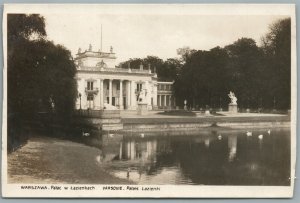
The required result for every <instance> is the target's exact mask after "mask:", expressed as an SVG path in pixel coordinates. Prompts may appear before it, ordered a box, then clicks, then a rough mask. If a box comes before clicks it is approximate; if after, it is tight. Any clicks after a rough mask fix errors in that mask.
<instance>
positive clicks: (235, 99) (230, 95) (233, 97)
mask: <svg viewBox="0 0 300 203" xmlns="http://www.w3.org/2000/svg"><path fill="white" fill-rule="evenodd" d="M228 97H229V98H230V99H231V102H230V104H235V105H237V98H236V96H235V94H234V93H233V92H232V91H230V92H229V94H228Z"/></svg>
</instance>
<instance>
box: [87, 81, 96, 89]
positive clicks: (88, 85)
mask: <svg viewBox="0 0 300 203" xmlns="http://www.w3.org/2000/svg"><path fill="white" fill-rule="evenodd" d="M93 86H94V82H87V90H93Z"/></svg>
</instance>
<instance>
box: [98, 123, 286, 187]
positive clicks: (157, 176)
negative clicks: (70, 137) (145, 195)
mask: <svg viewBox="0 0 300 203" xmlns="http://www.w3.org/2000/svg"><path fill="white" fill-rule="evenodd" d="M270 130H271V131H270V132H268V129H260V130H251V132H252V135H250V133H248V135H247V133H246V132H247V131H246V130H218V129H217V130H208V129H206V130H202V131H201V130H200V131H198V132H184V133H179V132H177V133H176V134H174V133H173V134H168V133H148V134H147V133H128V134H123V135H120V134H112V133H108V134H105V135H102V136H101V139H102V140H101V146H100V147H99V148H100V149H101V154H100V155H99V157H97V160H98V161H99V162H101V164H102V166H104V167H105V169H106V170H107V171H108V172H109V173H111V174H113V175H115V176H117V177H120V178H123V179H128V180H131V181H134V182H135V183H136V184H190V185H289V184H290V131H289V130H288V129H270Z"/></svg>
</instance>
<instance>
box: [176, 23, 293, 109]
mask: <svg viewBox="0 0 300 203" xmlns="http://www.w3.org/2000/svg"><path fill="white" fill-rule="evenodd" d="M290 23H291V22H290V19H283V20H280V21H278V22H276V23H275V24H273V25H271V26H270V30H269V33H268V34H267V35H266V36H265V37H264V38H263V46H262V47H258V46H257V45H256V42H255V41H254V40H253V39H249V38H241V39H238V40H237V41H235V42H234V43H233V44H230V45H228V46H226V47H224V48H220V47H216V48H213V49H211V50H209V51H201V50H199V51H191V50H190V49H189V48H183V49H180V50H179V52H180V54H181V55H182V61H183V67H182V69H181V71H180V72H179V75H178V77H177V78H176V80H175V84H174V92H175V95H176V100H177V104H179V105H181V106H182V105H183V100H185V99H187V101H188V105H189V106H192V107H197V106H198V107H206V106H207V105H208V106H210V107H215V108H216V107H223V108H226V107H227V104H228V103H229V98H228V96H227V94H228V93H229V91H234V92H235V94H236V96H237V98H238V105H239V108H241V109H245V108H255V109H261V108H264V109H273V108H276V109H289V108H290V102H291V100H290V98H291V96H290V95H291V24H290Z"/></svg>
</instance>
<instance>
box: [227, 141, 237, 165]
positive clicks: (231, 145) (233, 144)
mask: <svg viewBox="0 0 300 203" xmlns="http://www.w3.org/2000/svg"><path fill="white" fill-rule="evenodd" d="M236 149H237V135H229V136H228V151H229V153H228V161H229V162H232V161H234V159H235V157H236Z"/></svg>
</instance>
